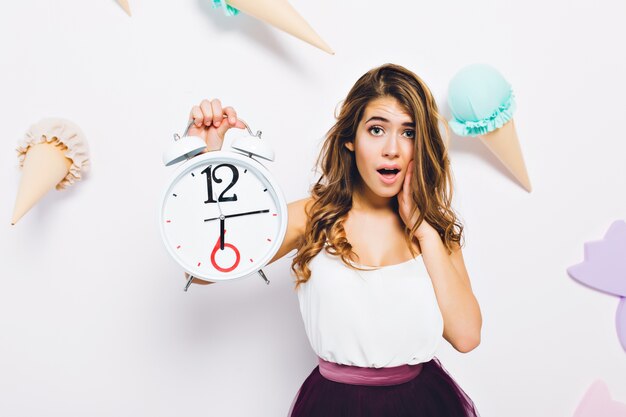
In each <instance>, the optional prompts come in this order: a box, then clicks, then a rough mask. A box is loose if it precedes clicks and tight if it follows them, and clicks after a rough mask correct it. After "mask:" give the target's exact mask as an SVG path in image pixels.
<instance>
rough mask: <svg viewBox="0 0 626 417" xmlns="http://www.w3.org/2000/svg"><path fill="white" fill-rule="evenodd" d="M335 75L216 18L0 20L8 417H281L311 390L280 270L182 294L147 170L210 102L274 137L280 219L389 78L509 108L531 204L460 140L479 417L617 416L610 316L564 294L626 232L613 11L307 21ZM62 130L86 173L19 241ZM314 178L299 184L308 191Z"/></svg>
mask: <svg viewBox="0 0 626 417" xmlns="http://www.w3.org/2000/svg"><path fill="white" fill-rule="evenodd" d="M292 4H293V5H294V6H295V7H296V8H297V9H298V10H299V11H300V12H301V14H302V15H303V16H305V17H306V18H307V19H308V21H309V22H310V23H311V25H312V26H313V27H315V28H316V29H317V31H318V32H319V33H320V34H321V35H322V36H323V37H324V38H325V39H326V41H327V42H328V43H329V44H330V45H331V46H332V47H333V48H334V49H335V50H336V52H337V54H336V56H329V55H326V54H324V53H323V52H320V51H318V50H316V49H314V48H313V47H310V46H309V45H307V44H304V43H302V42H300V41H298V40H296V39H293V38H291V37H289V36H288V35H285V34H283V33H281V32H278V31H276V30H274V29H273V28H270V27H268V26H265V25H264V24H262V23H260V22H257V21H255V20H253V19H252V18H249V17H247V16H239V17H237V18H226V17H225V16H223V15H222V14H221V11H218V10H212V9H211V8H210V6H209V2H208V0H184V1H167V2H166V1H159V2H155V1H147V0H131V7H132V9H133V13H134V16H133V17H132V18H129V17H127V16H126V15H125V14H124V13H123V11H122V10H121V9H120V8H119V7H118V6H117V5H116V3H115V2H114V1H113V0H105V1H99V2H85V1H80V0H64V1H55V2H51V1H45V0H29V1H22V2H7V3H6V4H5V5H4V6H3V7H2V11H1V12H0V38H1V39H2V41H1V42H0V54H1V55H0V56H1V57H2V69H1V70H0V71H1V72H0V74H1V76H0V114H1V115H2V116H1V118H2V124H1V126H2V139H1V143H2V145H1V146H2V149H1V152H0V179H1V181H2V182H1V185H2V195H3V197H2V200H1V201H2V204H0V219H5V220H4V221H3V222H1V224H2V226H0V259H1V262H0V415H2V416H15V417H21V416H64V417H70V416H84V415H89V416H94V417H97V416H112V415H115V416H118V417H122V416H143V415H150V416H153V417H160V416H175V415H185V416H188V417H193V416H207V415H210V416H242V415H253V416H268V417H269V416H282V415H284V414H285V413H286V412H287V408H288V406H289V404H290V403H291V400H292V397H293V395H294V394H295V392H296V390H297V389H298V387H299V386H300V384H301V383H302V381H303V380H304V379H305V377H306V376H307V375H308V374H309V372H310V371H311V370H312V369H313V367H314V366H315V356H314V354H313V353H312V351H311V349H310V347H309V345H308V342H307V339H306V336H305V333H304V331H303V327H302V323H301V319H300V316H299V310H298V307H297V299H296V296H295V294H294V292H293V290H292V283H291V280H292V278H291V276H290V275H289V272H288V268H289V264H290V261H289V259H287V258H284V259H282V260H281V261H279V262H277V263H275V264H273V265H271V266H270V267H268V268H267V270H266V271H267V273H268V275H269V277H270V279H271V280H272V284H271V285H270V286H266V285H265V284H264V283H263V282H262V281H261V280H260V279H258V278H252V279H248V280H244V281H239V282H236V283H229V284H221V285H213V286H210V287H202V288H200V287H193V289H192V290H191V291H190V292H189V293H183V291H182V288H183V285H184V281H183V278H182V277H181V274H180V272H179V268H177V266H176V264H175V263H174V262H173V261H172V260H171V259H170V258H169V257H168V255H167V254H166V251H165V250H164V247H163V245H162V243H161V240H160V237H159V234H158V229H157V221H156V212H157V209H156V207H157V205H158V204H159V201H158V200H159V196H160V192H161V189H162V187H163V186H164V182H165V180H166V178H167V177H168V175H169V173H170V172H171V170H170V169H166V168H164V167H163V166H162V165H161V152H162V151H163V149H164V147H165V146H166V145H167V144H168V142H169V140H170V138H171V135H172V133H174V132H179V133H180V132H181V131H182V129H183V128H184V125H185V121H186V118H187V113H188V111H189V109H190V107H191V106H192V105H193V104H194V103H198V102H199V101H200V100H201V99H202V98H204V97H209V98H210V97H220V98H222V99H223V101H224V103H226V104H232V105H234V106H235V107H236V108H237V109H238V110H239V113H240V115H241V116H242V117H243V118H244V119H246V120H247V121H248V122H249V123H250V124H251V125H252V127H253V128H254V129H261V130H263V131H264V137H265V138H266V139H268V140H269V141H271V143H272V145H273V146H274V148H275V150H276V153H277V158H276V162H275V163H273V164H272V165H271V167H270V168H271V170H272V171H273V172H274V173H275V174H276V176H277V177H278V178H282V182H281V183H282V186H283V190H284V193H285V195H286V197H287V199H288V200H289V201H292V200H295V199H298V198H302V197H304V196H305V195H306V193H307V189H308V185H309V183H310V181H311V180H312V174H311V171H310V168H312V167H313V163H314V159H315V155H316V152H317V147H318V144H319V142H320V140H321V138H322V137H323V135H324V133H325V132H326V130H327V129H328V128H329V127H330V126H331V124H332V122H333V111H334V108H335V106H336V104H337V103H338V102H339V100H341V99H342V98H343V97H344V96H345V94H346V93H347V91H348V89H349V88H350V86H351V85H352V84H353V83H354V81H356V79H357V78H358V76H360V75H361V74H362V73H364V72H365V71H367V70H368V69H370V68H371V67H374V66H376V65H379V64H382V63H385V62H395V63H399V64H402V65H405V66H407V67H408V68H410V69H412V70H414V71H415V72H417V73H418V74H420V75H421V76H422V77H423V78H424V79H425V80H426V82H427V83H428V84H429V86H430V87H431V89H432V90H433V92H434V93H435V95H436V96H437V97H438V98H439V102H440V106H441V107H442V109H444V111H445V112H446V113H449V111H448V110H447V106H446V103H445V96H446V90H447V83H448V81H449V79H450V78H451V77H452V75H453V74H454V73H455V72H456V71H457V70H458V69H459V68H460V67H462V66H464V65H466V64H469V63H473V62H486V63H490V64H492V65H494V66H495V67H497V68H498V69H500V70H501V71H502V73H503V74H504V75H505V76H506V77H507V78H508V79H509V81H510V82H511V83H512V84H513V86H514V88H515V92H516V95H517V99H518V104H519V109H518V111H517V113H516V124H517V128H518V132H519V135H520V138H521V140H522V147H523V151H524V154H525V158H526V161H527V166H528V170H529V173H530V176H531V179H532V181H533V184H534V191H533V192H532V194H527V193H526V192H525V191H523V190H522V188H521V187H519V186H518V185H517V184H516V183H515V182H514V181H513V180H512V179H511V177H510V176H508V174H506V173H505V172H504V170H503V169H502V168H501V167H500V165H499V164H498V162H497V161H496V160H495V159H494V158H493V157H491V156H490V155H489V154H488V152H487V151H486V150H485V149H484V148H483V147H482V145H481V144H480V143H478V142H475V141H472V140H466V139H461V138H454V139H453V140H452V153H451V157H452V162H453V169H454V173H455V177H456V185H457V189H456V190H457V193H456V198H455V201H456V208H457V210H458V211H459V212H460V213H461V215H462V218H463V220H464V221H465V224H466V231H467V246H466V248H465V251H464V253H465V259H466V263H467V267H468V269H469V271H470V275H471V277H472V280H473V286H474V289H475V292H476V294H477V297H478V299H479V301H480V303H481V307H482V311H483V315H484V330H483V341H482V344H481V346H480V347H479V348H478V349H476V350H475V351H473V352H471V353H469V354H466V355H463V354H460V353H457V352H456V351H454V350H452V349H451V348H450V347H449V346H447V345H444V346H442V348H441V350H440V352H439V357H440V359H441V360H442V361H443V363H444V365H445V366H446V367H447V369H448V370H449V371H450V372H451V373H452V374H453V375H454V376H455V378H456V379H457V380H458V381H459V382H460V384H461V385H462V386H463V387H464V388H465V389H466V390H467V391H468V393H469V394H470V395H471V396H472V397H473V398H474V400H475V402H476V404H477V406H478V408H479V410H480V411H481V413H482V415H483V416H484V417H500V416H507V417H522V416H524V417H527V416H546V417H547V416H550V417H569V416H571V415H572V414H573V410H574V409H575V407H576V405H577V404H578V402H579V400H580V398H581V397H582V395H583V393H584V392H585V391H586V389H587V388H588V386H589V385H590V384H591V383H592V382H593V381H594V380H595V379H597V378H602V379H604V380H606V381H607V383H608V384H609V387H610V389H611V391H612V393H613V396H614V397H615V398H616V399H619V400H621V401H624V402H626V383H625V381H626V377H625V375H626V360H625V359H626V353H625V352H624V351H623V350H622V349H621V347H620V345H619V343H618V341H617V336H616V334H615V326H614V316H615V308H616V307H617V302H618V300H617V299H616V298H614V297H610V296H608V295H603V294H600V293H597V292H593V291H591V290H588V289H586V288H584V287H582V286H580V285H578V284H576V283H575V282H574V281H573V280H571V279H570V278H569V277H568V276H567V274H566V272H565V271H566V268H567V267H568V266H570V265H573V264H575V263H578V262H580V261H582V259H583V243H584V242H585V241H589V240H596V239H600V238H601V237H602V236H603V235H604V233H605V231H606V230H607V228H608V226H609V225H610V223H611V222H612V221H613V220H616V219H620V218H623V217H624V214H625V213H626V192H625V191H624V190H626V168H625V165H624V163H623V162H624V153H625V152H626V143H625V142H623V140H624V138H625V137H624V135H625V133H624V129H623V127H622V124H623V123H622V121H623V117H624V114H625V113H626V104H625V103H626V102H624V101H623V100H621V98H622V97H623V96H624V94H626V84H625V83H624V81H623V74H624V73H625V71H626V58H625V56H624V54H623V39H625V36H626V26H624V25H623V16H624V15H625V13H626V5H624V3H623V2H622V1H617V0H612V1H603V2H588V1H586V2H583V1H579V0H558V1H552V2H544V1H538V0H530V1H517V2H509V1H495V0H494V1H490V0H474V1H472V2H465V1H456V0H448V1H436V2H421V1H420V2H414V1H406V2H399V1H389V2H385V3H381V2H380V1H370V0H367V1H365V0H360V1H330V0H322V1H315V2H313V1H303V0H293V1H292ZM49 116H60V117H65V118H69V119H71V120H73V121H75V122H76V123H77V124H79V125H80V126H81V127H82V128H83V130H84V131H85V133H86V134H87V136H88V140H89V143H90V146H91V150H92V163H93V169H92V171H91V173H90V175H89V176H88V177H87V179H86V180H85V181H84V182H82V183H79V184H77V185H76V186H75V187H73V188H71V189H70V190H68V191H66V192H62V193H61V192H54V193H51V194H50V195H48V196H47V197H46V198H45V199H44V200H43V201H42V202H41V203H40V204H39V205H38V206H37V207H35V208H34V209H33V210H32V211H31V212H29V213H28V214H27V215H26V216H25V217H24V218H23V219H22V220H21V221H20V222H19V223H18V224H17V225H16V226H15V227H11V226H9V220H10V216H11V212H12V208H13V199H14V196H15V194H16V189H17V184H18V181H19V175H20V174H19V170H18V168H17V159H16V157H15V153H14V151H13V148H14V146H15V144H16V143H17V140H18V139H19V138H21V137H22V135H23V133H24V131H25V130H26V129H27V128H28V127H29V126H30V124H32V123H34V122H36V121H38V120H39V119H40V118H43V117H49ZM305 167H306V168H305Z"/></svg>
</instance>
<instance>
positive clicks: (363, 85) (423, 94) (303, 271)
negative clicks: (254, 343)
mask: <svg viewBox="0 0 626 417" xmlns="http://www.w3.org/2000/svg"><path fill="white" fill-rule="evenodd" d="M380 97H393V98H395V99H396V100H398V102H399V103H400V104H401V105H402V106H403V107H404V108H405V110H406V112H407V113H408V114H409V115H410V116H411V117H412V119H413V121H414V123H415V139H414V145H413V146H414V153H413V155H414V157H413V160H414V162H415V163H414V164H413V177H412V179H411V189H412V193H411V194H412V198H413V201H414V202H415V204H416V206H417V207H419V209H420V215H419V218H418V220H417V223H416V224H415V225H414V226H413V228H412V229H410V230H409V228H405V238H406V242H407V245H408V246H409V248H410V249H411V253H413V255H415V252H414V250H413V246H412V244H411V242H412V241H413V234H414V233H415V231H416V230H417V228H418V227H419V225H420V224H421V222H422V221H423V220H426V221H427V222H428V223H429V224H430V225H431V226H432V227H433V228H434V229H435V230H437V232H438V233H439V236H440V237H441V239H442V241H443V243H444V244H445V246H446V247H447V249H448V250H449V251H452V249H453V248H454V246H459V245H461V239H462V232H463V226H462V224H461V223H460V222H459V221H458V219H457V216H456V215H455V213H454V211H453V210H452V208H451V201H452V176H451V172H450V162H449V159H448V153H447V148H446V144H445V143H444V141H443V138H442V135H441V132H440V130H439V122H442V123H443V125H444V126H447V125H446V121H445V119H444V118H443V117H441V115H439V113H438V110H437V104H436V103H435V100H434V98H433V96H432V94H431V92H430V90H429V89H428V87H427V86H426V84H424V82H423V81H422V80H421V79H420V78H419V77H418V76H417V75H415V74H414V73H413V72H411V71H409V70H407V69H406V68H404V67H401V66H399V65H393V64H386V65H382V66H380V67H378V68H374V69H372V70H370V71H368V72H367V73H366V74H364V75H363V76H362V77H361V78H359V80H358V81H357V82H356V84H354V86H353V87H352V89H351V90H350V92H349V93H348V96H347V97H346V99H345V101H344V102H343V104H342V106H341V110H340V112H339V115H338V116H337V122H336V123H335V125H334V126H333V127H332V128H331V129H330V130H329V131H328V133H327V135H326V139H325V141H324V144H323V146H322V151H321V152H320V155H319V157H318V160H317V164H316V165H317V166H318V167H319V169H320V171H321V175H320V178H319V179H318V180H317V182H316V183H315V184H314V185H313V187H312V189H311V196H312V197H313V203H312V205H311V207H310V208H309V210H308V211H307V224H306V229H305V234H304V237H303V239H302V240H301V241H300V242H299V244H298V252H297V254H296V256H295V257H294V259H293V261H292V263H291V269H292V271H293V272H294V273H295V275H296V289H297V288H298V286H299V285H300V284H302V283H305V282H306V281H308V280H309V278H310V276H311V270H310V269H309V267H308V263H309V262H310V261H311V259H312V258H313V257H314V256H315V255H317V254H318V253H319V252H320V251H321V250H322V249H325V250H326V251H327V252H328V253H330V254H332V255H338V256H340V257H341V260H342V261H343V262H344V263H345V264H346V265H347V266H349V267H351V268H354V267H353V265H351V264H350V262H349V261H350V260H351V259H353V258H354V253H353V252H352V245H350V242H348V240H347V238H346V233H345V230H344V227H343V221H344V220H345V218H346V216H347V214H348V212H349V211H350V209H351V208H352V193H353V191H354V189H355V187H356V186H357V185H358V183H359V178H360V177H359V172H358V170H357V167H356V162H355V157H354V153H352V152H350V151H349V150H348V149H346V147H345V144H346V143H347V142H352V141H354V139H355V135H356V131H357V126H358V125H359V123H360V121H361V118H362V117H363V113H364V111H365V107H366V106H367V104H368V103H369V102H370V101H372V100H375V99H377V98H380ZM394 202H395V204H396V205H395V209H396V211H397V201H395V199H394ZM412 214H413V213H412ZM326 242H328V246H326V247H324V246H325V244H326ZM418 245H419V242H418Z"/></svg>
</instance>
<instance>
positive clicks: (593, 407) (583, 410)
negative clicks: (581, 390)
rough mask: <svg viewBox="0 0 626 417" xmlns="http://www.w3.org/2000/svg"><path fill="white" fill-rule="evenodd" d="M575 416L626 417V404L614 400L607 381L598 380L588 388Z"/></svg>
mask: <svg viewBox="0 0 626 417" xmlns="http://www.w3.org/2000/svg"><path fill="white" fill-rule="evenodd" d="M574 417H626V404H624V403H621V402H618V401H615V400H613V399H612V398H611V393H610V392H609V388H608V387H607V385H606V383H605V382H604V381H600V380H598V381H596V382H594V383H593V384H592V385H591V387H589V390H587V393H586V394H585V396H584V397H583V399H582V400H581V402H580V404H579V405H578V407H577V408H576V411H575V412H574Z"/></svg>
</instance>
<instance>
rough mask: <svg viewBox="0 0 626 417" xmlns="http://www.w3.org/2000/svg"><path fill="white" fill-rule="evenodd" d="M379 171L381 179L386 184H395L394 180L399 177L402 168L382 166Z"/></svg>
mask: <svg viewBox="0 0 626 417" xmlns="http://www.w3.org/2000/svg"><path fill="white" fill-rule="evenodd" d="M377 171H378V175H379V176H380V179H381V181H382V182H384V183H385V184H393V183H394V182H396V179H397V178H398V174H399V173H400V170H399V169H397V168H392V169H386V168H382V169H379V170H377Z"/></svg>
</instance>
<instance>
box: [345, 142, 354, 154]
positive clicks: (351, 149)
mask: <svg viewBox="0 0 626 417" xmlns="http://www.w3.org/2000/svg"><path fill="white" fill-rule="evenodd" d="M345 146H346V148H348V150H349V151H350V152H354V142H346V143H345Z"/></svg>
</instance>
